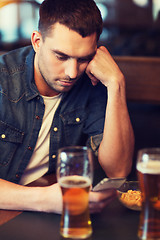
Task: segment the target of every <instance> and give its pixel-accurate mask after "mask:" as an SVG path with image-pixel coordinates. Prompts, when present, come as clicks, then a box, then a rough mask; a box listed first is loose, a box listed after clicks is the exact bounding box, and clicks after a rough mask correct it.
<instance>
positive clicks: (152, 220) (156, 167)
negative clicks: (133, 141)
mask: <svg viewBox="0 0 160 240" xmlns="http://www.w3.org/2000/svg"><path fill="white" fill-rule="evenodd" d="M137 172H138V178H139V183H140V189H141V191H142V211H141V214H140V224H139V230H138V236H139V238H140V239H147V240H152V239H156V240H157V239H159V240H160V148H150V149H142V150H140V151H139V152H138V159H137Z"/></svg>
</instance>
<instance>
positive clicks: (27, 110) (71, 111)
mask: <svg viewBox="0 0 160 240" xmlns="http://www.w3.org/2000/svg"><path fill="white" fill-rule="evenodd" d="M33 65H34V51H33V48H32V47H31V46H28V47H24V48H20V49H17V50H14V51H12V52H10V53H7V54H5V55H2V56H1V57H0V178H3V179H6V180H9V181H12V182H15V183H18V182H19V180H20V178H21V176H22V174H23V172H24V170H25V168H26V166H27V164H28V162H29V160H30V158H31V156H32V153H33V150H34V147H35V144H36V141H37V138H38V134H39V131H40V128H41V124H42V119H43V114H44V110H45V105H44V102H43V98H42V97H41V96H40V93H39V92H38V90H37V88H36V85H35V82H34V70H33ZM106 102H107V91H106V88H105V87H104V86H103V85H102V84H101V83H99V84H98V85H97V86H95V87H94V86H92V84H91V81H90V79H89V78H88V77H87V75H86V74H84V75H83V76H82V77H81V79H79V80H78V82H77V84H76V85H75V86H74V87H73V88H72V89H71V90H70V91H69V92H68V93H64V94H63V97H62V100H61V102H60V105H59V107H58V108H57V110H56V113H55V115H54V118H53V122H52V126H51V134H50V148H49V172H53V171H55V167H56V154H57V150H58V149H59V148H60V147H63V146H71V145H86V144H87V145H88V146H89V147H91V148H92V150H93V151H94V152H95V153H96V152H97V150H98V147H99V144H100V142H101V140H102V135H103V127H104V117H105V109H106Z"/></svg>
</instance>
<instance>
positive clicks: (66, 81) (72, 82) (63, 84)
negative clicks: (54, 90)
mask: <svg viewBox="0 0 160 240" xmlns="http://www.w3.org/2000/svg"><path fill="white" fill-rule="evenodd" d="M58 82H59V83H60V84H61V85H62V86H66V87H69V86H72V85H73V84H74V83H75V80H72V81H69V80H62V79H59V80H58Z"/></svg>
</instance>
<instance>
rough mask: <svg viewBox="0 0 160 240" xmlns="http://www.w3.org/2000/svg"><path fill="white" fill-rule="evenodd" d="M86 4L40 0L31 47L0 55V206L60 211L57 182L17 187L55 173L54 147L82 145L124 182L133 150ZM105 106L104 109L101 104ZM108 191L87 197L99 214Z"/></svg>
mask: <svg viewBox="0 0 160 240" xmlns="http://www.w3.org/2000/svg"><path fill="white" fill-rule="evenodd" d="M101 30H102V19H101V15H100V12H99V10H98V8H97V7H96V4H95V2H94V1H93V0H79V1H77V0H67V1H66V0H61V1H59V0H45V1H44V2H43V3H42V5H41V8H40V21H39V31H34V32H33V33H32V36H31V41H32V46H33V49H32V47H31V46H29V47H25V48H23V49H19V50H15V51H13V52H11V53H8V54H7V55H4V56H2V57H1V58H0V109H1V112H0V135H1V139H0V177H1V180H0V191H1V198H0V208H4V209H22V210H34V211H46V212H57V213H60V212H61V210H62V196H61V191H60V187H59V185H58V184H57V183H56V184H53V185H52V186H49V187H37V188H34V187H32V188H31V187H28V186H24V185H27V184H28V183H30V182H33V181H34V180H36V179H38V178H40V177H41V176H43V175H44V174H47V173H50V172H55V167H56V154H57V150H58V148H60V147H63V146H70V145H85V144H87V145H88V146H89V147H90V148H92V150H93V151H94V152H95V155H98V160H99V163H100V164H101V166H102V168H103V169H104V171H105V173H106V175H107V176H108V177H124V176H127V174H129V172H130V169H131V165H132V153H133V145H134V137H133V130H132V126H131V123H130V119H129V115H128V110H127V106H126V98H125V80H124V76H123V74H122V73H121V71H120V70H119V68H118V66H117V65H116V63H115V62H114V60H113V59H112V57H111V55H110V54H109V52H108V51H107V49H106V48H105V47H103V46H101V47H99V48H98V47H97V42H98V39H99V36H100V34H101ZM106 103H107V104H106ZM113 195H114V192H113V191H105V192H103V193H98V192H97V193H93V192H91V193H90V211H91V212H96V211H100V210H101V209H102V208H103V207H104V206H105V204H106V203H108V202H109V201H110V199H111V198H112V196H113Z"/></svg>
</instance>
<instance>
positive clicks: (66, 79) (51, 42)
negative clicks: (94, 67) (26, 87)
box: [32, 23, 97, 96]
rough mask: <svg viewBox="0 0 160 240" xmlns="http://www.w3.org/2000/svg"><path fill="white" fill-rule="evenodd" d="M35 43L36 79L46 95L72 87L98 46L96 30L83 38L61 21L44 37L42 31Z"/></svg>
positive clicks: (40, 89) (55, 93) (42, 92)
mask: <svg viewBox="0 0 160 240" xmlns="http://www.w3.org/2000/svg"><path fill="white" fill-rule="evenodd" d="M37 34H39V33H37ZM35 39H36V37H35ZM32 43H33V40H32ZM35 44H36V48H35V46H34V44H33V46H34V49H35V51H36V56H35V82H36V85H37V88H38V90H39V91H40V93H41V94H42V95H46V96H54V95H57V94H58V93H60V92H67V91H69V90H70V89H71V88H72V87H73V85H74V84H75V83H76V82H77V80H78V79H79V78H80V77H81V75H82V74H83V73H84V71H85V69H86V67H87V65H88V63H89V62H90V61H91V60H92V58H93V57H94V55H95V53H96V49H97V42H96V33H95V34H92V35H91V36H88V37H85V38H83V37H82V36H81V35H80V34H78V33H77V32H75V31H73V30H70V29H69V28H67V27H66V26H64V25H62V24H59V23H56V24H55V25H54V27H53V29H52V31H51V34H50V35H49V36H47V37H46V38H45V39H44V40H43V39H42V37H41V35H40V34H39V39H38V38H37V39H36V41H35Z"/></svg>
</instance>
